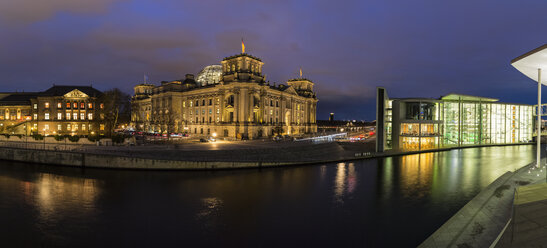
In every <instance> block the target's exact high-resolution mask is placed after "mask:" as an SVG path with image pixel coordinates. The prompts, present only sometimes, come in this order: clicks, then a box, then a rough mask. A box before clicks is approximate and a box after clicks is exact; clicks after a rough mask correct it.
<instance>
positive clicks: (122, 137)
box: [112, 134, 125, 144]
mask: <svg viewBox="0 0 547 248" xmlns="http://www.w3.org/2000/svg"><path fill="white" fill-rule="evenodd" d="M124 140H125V135H123V134H116V135H114V136H112V142H113V143H117V144H120V143H123V141H124Z"/></svg>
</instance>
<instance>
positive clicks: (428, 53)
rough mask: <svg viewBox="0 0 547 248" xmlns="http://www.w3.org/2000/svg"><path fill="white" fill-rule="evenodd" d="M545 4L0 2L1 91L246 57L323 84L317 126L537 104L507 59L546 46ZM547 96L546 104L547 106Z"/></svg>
mask: <svg viewBox="0 0 547 248" xmlns="http://www.w3.org/2000/svg"><path fill="white" fill-rule="evenodd" d="M546 9H547V2H546V1H545V0H536V1H509V0H495V1H494V0H479V1H476V0H474V1H463V0H460V1H433V0H417V1H406V0H400V1H317V0H314V1H285V0H271V1H256V0H252V1H251V0H239V1H211V0H199V1H197V0H196V1H177V0H156V1H143V0H135V1H131V0H120V1H118V0H93V1H89V0H48V1H35V0H1V1H0V37H1V38H2V39H1V40H2V42H1V44H2V45H1V46H0V76H1V80H0V85H1V87H2V89H1V90H0V91H41V90H45V89H47V88H49V87H50V86H51V85H52V84H58V85H89V84H92V85H93V86H94V87H95V88H97V89H99V90H107V89H110V88H113V87H118V88H120V89H122V90H124V91H126V92H127V93H131V94H132V91H133V90H132V87H133V86H134V85H135V84H138V83H142V81H143V74H145V73H146V74H148V76H149V78H150V81H151V82H152V83H155V84H159V82H160V81H162V80H175V79H180V78H183V77H184V75H185V74H187V73H192V74H197V73H198V72H199V71H200V70H201V69H202V68H203V67H204V66H207V65H210V64H219V63H220V61H221V60H222V59H223V58H224V57H227V56H230V55H234V54H237V53H240V44H241V38H243V39H244V40H245V45H246V49H247V53H249V54H252V55H254V56H256V57H259V58H261V59H262V61H264V62H265V65H264V68H263V73H265V74H266V75H267V80H269V81H270V82H271V83H273V82H276V83H278V84H279V83H284V82H286V80H288V79H290V78H295V77H297V76H298V70H299V68H300V67H302V70H303V72H304V76H305V77H306V78H309V79H311V80H312V81H314V82H315V89H316V91H317V96H318V98H319V102H318V113H317V115H318V119H327V118H328V113H330V112H335V113H336V118H337V119H357V120H363V119H364V120H373V119H374V118H375V90H376V89H375V88H376V87H377V86H383V87H385V88H386V89H387V92H388V95H389V96H390V97H435V98H437V97H439V96H441V95H446V94H448V93H461V94H469V95H479V96H485V97H494V98H499V99H500V100H501V101H505V102H516V103H527V104H533V103H534V102H535V101H536V100H535V98H536V87H537V86H536V85H535V84H534V82H533V81H531V80H530V79H528V78H526V77H525V76H524V75H522V74H520V73H519V72H518V71H517V70H515V69H514V68H513V67H512V66H511V65H510V60H511V59H513V58H515V57H517V56H519V55H521V54H523V53H525V52H527V51H529V50H532V49H534V48H536V47H539V46H541V45H543V44H545V43H547V29H546V28H545V27H546V24H547V15H545V10H546ZM546 95H547V94H544V96H545V97H544V98H543V101H547V96H546Z"/></svg>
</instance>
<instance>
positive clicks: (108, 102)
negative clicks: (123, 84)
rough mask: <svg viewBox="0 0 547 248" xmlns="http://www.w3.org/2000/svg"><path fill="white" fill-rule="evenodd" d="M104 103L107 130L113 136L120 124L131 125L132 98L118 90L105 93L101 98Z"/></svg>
mask: <svg viewBox="0 0 547 248" xmlns="http://www.w3.org/2000/svg"><path fill="white" fill-rule="evenodd" d="M101 102H102V103H104V112H103V113H104V120H102V121H103V122H104V123H105V124H106V125H105V126H106V127H105V130H107V131H108V135H109V136H112V134H113V133H114V129H115V128H116V127H117V126H118V125H119V124H120V123H129V121H130V120H131V96H130V95H129V94H127V93H125V92H122V91H121V90H120V89H118V88H114V89H111V90H108V91H105V92H104V93H103V95H102V96H101Z"/></svg>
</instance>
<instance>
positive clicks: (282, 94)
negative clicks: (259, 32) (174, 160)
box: [131, 48, 317, 139]
mask: <svg viewBox="0 0 547 248" xmlns="http://www.w3.org/2000/svg"><path fill="white" fill-rule="evenodd" d="M263 65H264V63H263V62H262V60H260V59H259V58H257V57H254V56H251V55H249V54H246V53H245V51H244V48H243V49H242V53H241V54H238V55H234V56H231V57H227V58H224V59H223V60H222V61H221V65H211V66H207V67H205V68H204V69H203V70H202V71H201V72H200V73H199V74H198V75H197V77H194V75H192V74H186V77H185V78H184V79H181V80H174V81H163V82H161V85H159V86H156V85H153V84H146V83H145V84H139V85H137V86H135V88H134V90H135V95H134V96H133V98H132V101H131V106H132V113H131V120H132V126H133V127H134V128H135V129H136V130H138V131H144V132H157V133H189V134H196V135H198V136H201V135H203V136H217V137H231V138H239V139H241V138H248V139H255V138H260V137H267V136H270V135H275V134H287V135H302V134H307V133H315V132H317V124H316V108H317V97H316V96H315V92H314V91H313V86H314V83H313V82H312V81H310V80H308V79H305V78H302V77H300V78H295V79H291V80H288V81H287V83H286V84H279V85H275V84H274V85H270V84H269V83H268V82H266V81H265V77H264V76H263V74H262V66H263Z"/></svg>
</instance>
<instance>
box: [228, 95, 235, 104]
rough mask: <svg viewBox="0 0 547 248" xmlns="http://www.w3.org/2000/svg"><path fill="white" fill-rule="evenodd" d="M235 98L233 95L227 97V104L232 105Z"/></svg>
mask: <svg viewBox="0 0 547 248" xmlns="http://www.w3.org/2000/svg"><path fill="white" fill-rule="evenodd" d="M234 103H235V100H234V95H231V96H229V97H228V105H231V106H234Z"/></svg>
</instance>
